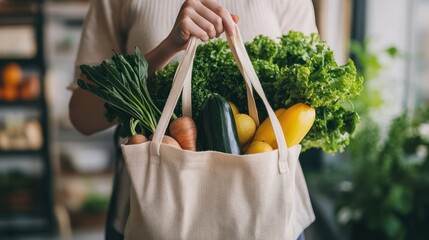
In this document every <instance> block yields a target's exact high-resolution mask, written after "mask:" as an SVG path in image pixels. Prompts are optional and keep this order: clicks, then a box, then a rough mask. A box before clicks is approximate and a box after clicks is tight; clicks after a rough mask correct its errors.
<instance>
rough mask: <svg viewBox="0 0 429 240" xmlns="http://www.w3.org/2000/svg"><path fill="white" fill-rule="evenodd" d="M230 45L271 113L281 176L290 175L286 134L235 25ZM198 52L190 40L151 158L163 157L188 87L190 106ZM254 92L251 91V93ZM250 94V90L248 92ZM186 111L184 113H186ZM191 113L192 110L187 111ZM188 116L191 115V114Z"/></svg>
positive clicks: (246, 77) (229, 41) (187, 97)
mask: <svg viewBox="0 0 429 240" xmlns="http://www.w3.org/2000/svg"><path fill="white" fill-rule="evenodd" d="M227 39H228V43H229V45H230V48H231V51H232V53H233V56H234V59H235V61H236V62H237V65H238V67H239V69H240V71H241V73H242V74H243V77H244V79H245V81H246V84H247V83H250V85H252V86H253V88H254V89H255V91H256V92H257V93H258V95H259V97H260V98H261V99H262V101H263V103H264V105H265V108H266V109H267V112H268V117H269V119H270V120H271V124H272V126H273V130H274V134H275V136H276V140H277V144H278V159H279V160H278V167H279V172H280V173H285V172H288V170H289V166H288V162H287V145H286V140H285V138H284V134H283V131H282V128H281V125H280V122H279V121H278V119H277V117H276V115H275V113H274V111H273V109H272V108H271V106H270V104H269V103H268V100H267V98H266V96H265V93H264V90H263V88H262V86H261V83H260V82H259V79H258V76H257V75H256V72H255V70H254V69H253V66H252V63H251V62H250V59H249V56H248V55H247V52H246V49H245V47H244V43H243V40H242V38H241V35H240V31H239V29H238V26H237V25H236V34H235V36H230V35H228V34H227ZM196 48H197V39H196V38H195V37H192V38H190V39H189V42H188V46H187V49H186V51H185V53H184V55H183V57H182V59H181V60H180V62H179V66H178V67H177V70H176V74H175V76H174V80H173V86H172V88H171V91H170V94H169V95H168V98H167V102H166V104H165V106H164V109H163V111H162V114H161V118H160V120H159V122H158V126H157V128H156V131H155V133H154V135H153V139H152V142H151V145H150V152H151V155H155V156H158V157H159V156H160V147H161V141H162V137H163V135H164V134H165V132H166V130H167V127H168V124H169V122H170V119H171V116H172V115H173V112H174V108H175V106H176V104H177V102H178V100H179V96H180V93H181V92H182V90H183V89H184V86H186V89H187V90H185V94H186V95H185V96H184V99H183V101H184V104H185V107H186V106H191V100H190V98H189V96H190V90H189V89H190V84H191V75H192V64H193V59H194V56H195V52H196ZM186 91H188V92H186ZM250 92H251V90H250ZM248 93H249V90H248ZM248 97H249V95H248ZM250 97H253V95H250ZM184 110H185V109H184ZM188 110H189V108H188ZM188 114H189V113H188Z"/></svg>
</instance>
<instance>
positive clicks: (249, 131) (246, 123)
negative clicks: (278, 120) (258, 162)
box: [234, 113, 256, 146]
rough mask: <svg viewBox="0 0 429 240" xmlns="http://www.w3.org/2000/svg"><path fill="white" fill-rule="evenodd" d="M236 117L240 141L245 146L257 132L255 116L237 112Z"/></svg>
mask: <svg viewBox="0 0 429 240" xmlns="http://www.w3.org/2000/svg"><path fill="white" fill-rule="evenodd" d="M234 118H235V125H236V127H237V135H238V142H239V143H240V145H241V146H243V145H245V144H246V143H247V142H249V141H250V140H252V138H253V135H254V134H255V132H256V124H255V121H253V118H251V117H250V116H249V115H247V114H244V113H239V114H236V115H234Z"/></svg>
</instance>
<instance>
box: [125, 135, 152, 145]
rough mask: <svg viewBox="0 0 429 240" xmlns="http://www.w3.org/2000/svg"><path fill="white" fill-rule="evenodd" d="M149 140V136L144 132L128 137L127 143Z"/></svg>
mask: <svg viewBox="0 0 429 240" xmlns="http://www.w3.org/2000/svg"><path fill="white" fill-rule="evenodd" d="M146 141H147V138H146V137H145V136H144V135H142V134H135V135H133V136H131V137H130V139H128V142H127V145H133V144H139V143H144V142H146Z"/></svg>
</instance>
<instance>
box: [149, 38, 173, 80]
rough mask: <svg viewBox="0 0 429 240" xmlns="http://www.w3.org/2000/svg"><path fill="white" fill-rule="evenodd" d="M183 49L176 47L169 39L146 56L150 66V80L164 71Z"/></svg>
mask: <svg viewBox="0 0 429 240" xmlns="http://www.w3.org/2000/svg"><path fill="white" fill-rule="evenodd" d="M181 50H182V49H180V48H177V47H174V45H173V44H171V43H170V40H169V39H168V38H167V39H165V40H164V41H162V42H161V43H160V44H159V45H158V46H157V47H155V48H154V49H153V50H151V51H150V52H148V53H146V54H145V58H146V61H147V62H148V64H149V67H148V75H149V78H150V77H151V76H152V75H153V74H154V73H155V72H156V71H158V70H161V69H163V68H164V67H165V66H166V65H167V64H168V63H169V62H170V61H171V59H172V58H173V57H174V56H175V55H176V54H177V53H178V52H179V51H181Z"/></svg>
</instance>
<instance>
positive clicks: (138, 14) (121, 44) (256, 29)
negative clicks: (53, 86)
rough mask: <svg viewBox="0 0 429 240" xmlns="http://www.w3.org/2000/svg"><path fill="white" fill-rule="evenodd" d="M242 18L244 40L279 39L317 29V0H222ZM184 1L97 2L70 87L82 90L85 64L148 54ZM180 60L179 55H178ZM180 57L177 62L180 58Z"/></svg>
mask: <svg viewBox="0 0 429 240" xmlns="http://www.w3.org/2000/svg"><path fill="white" fill-rule="evenodd" d="M218 2H219V3H221V4H222V5H223V6H225V7H226V8H227V9H228V10H229V11H230V12H231V13H234V14H236V15H238V16H239V17H240V23H239V24H238V26H239V27H240V31H241V34H242V37H243V40H244V41H251V40H253V38H254V37H256V36H257V35H259V34H263V35H266V36H269V37H271V38H273V39H275V38H277V37H280V36H281V35H282V34H287V33H288V32H289V31H290V30H295V31H301V32H304V33H305V34H310V33H312V32H317V28H316V23H315V16H314V9H313V5H312V1H311V0H218ZM182 3H183V0H153V1H151V0H93V1H92V4H91V8H90V10H89V12H88V15H87V17H86V19H85V24H84V27H83V32H82V38H81V42H80V46H79V51H78V55H77V59H76V64H75V67H76V68H75V69H76V72H75V77H74V80H73V82H72V84H71V85H70V89H76V88H77V87H78V86H77V84H76V79H77V78H78V77H79V76H80V74H81V73H80V71H79V65H81V64H99V63H101V61H103V60H104V59H106V58H110V57H111V56H112V50H115V51H116V52H117V53H124V52H126V53H132V52H133V51H134V48H135V47H136V46H137V47H139V48H140V49H141V50H142V52H143V53H147V52H149V51H150V50H152V49H153V48H155V47H156V46H157V45H159V44H160V43H161V41H162V40H164V39H165V38H166V37H167V35H168V34H169V33H170V31H171V29H172V28H173V25H174V22H175V20H176V17H177V14H178V12H179V9H180V6H181V5H182ZM176 59H177V58H176ZM176 59H175V60H176Z"/></svg>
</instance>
